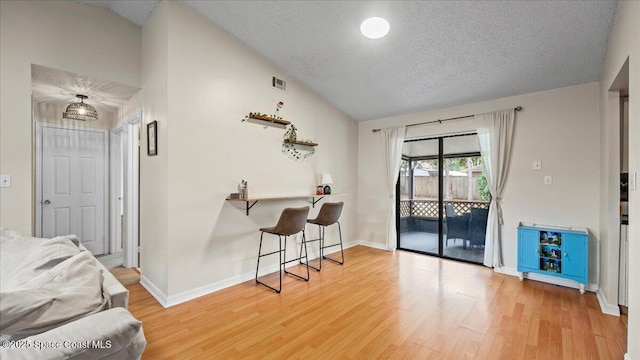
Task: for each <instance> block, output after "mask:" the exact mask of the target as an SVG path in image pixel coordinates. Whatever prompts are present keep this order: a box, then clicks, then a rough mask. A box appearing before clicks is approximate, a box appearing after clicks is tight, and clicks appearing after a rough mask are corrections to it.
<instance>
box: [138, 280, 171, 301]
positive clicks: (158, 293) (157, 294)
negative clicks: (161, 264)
mask: <svg viewBox="0 0 640 360" xmlns="http://www.w3.org/2000/svg"><path fill="white" fill-rule="evenodd" d="M140 285H142V287H143V288H145V289H147V291H148V292H149V294H151V296H153V297H154V298H155V299H156V300H157V301H158V302H159V303H160V305H162V306H163V307H167V295H165V293H163V292H162V290H160V289H159V288H158V287H157V286H156V285H155V284H154V283H153V282H152V281H151V280H149V278H147V277H146V276H144V275H142V274H140Z"/></svg>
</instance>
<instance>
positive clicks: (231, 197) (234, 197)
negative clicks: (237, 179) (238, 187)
mask: <svg viewBox="0 0 640 360" xmlns="http://www.w3.org/2000/svg"><path fill="white" fill-rule="evenodd" d="M227 199H228V200H229V199H230V200H233V199H240V193H231V194H229V197H227Z"/></svg>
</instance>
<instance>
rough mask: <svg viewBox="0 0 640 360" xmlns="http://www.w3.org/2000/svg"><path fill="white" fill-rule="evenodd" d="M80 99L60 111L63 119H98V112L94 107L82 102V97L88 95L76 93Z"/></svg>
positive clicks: (86, 97) (85, 97) (84, 97)
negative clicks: (63, 110) (65, 109)
mask: <svg viewBox="0 0 640 360" xmlns="http://www.w3.org/2000/svg"><path fill="white" fill-rule="evenodd" d="M76 97H77V98H79V99H80V102H79V103H73V104H71V105H69V106H67V111H65V112H63V113H62V117H63V118H64V119H72V120H81V121H94V120H98V112H97V111H96V109H95V108H94V107H93V106H91V105H89V104H85V103H84V99H88V98H89V97H88V96H86V95H76Z"/></svg>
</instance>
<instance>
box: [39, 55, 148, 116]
mask: <svg viewBox="0 0 640 360" xmlns="http://www.w3.org/2000/svg"><path fill="white" fill-rule="evenodd" d="M138 90H140V89H138V88H135V87H132V86H128V85H123V84H119V83H114V82H111V81H104V80H99V79H95V78H92V77H89V76H84V75H79V74H76V73H72V72H68V71H63V70H58V69H53V68H49V67H46V66H40V65H33V64H32V65H31V92H32V95H33V101H34V102H37V103H47V104H57V105H68V104H70V103H72V102H78V101H79V100H78V99H77V98H76V95H77V94H80V95H87V96H88V97H89V98H88V99H87V100H85V101H84V102H85V103H87V104H89V105H91V106H93V107H95V108H96V110H97V111H98V117H99V116H100V112H101V111H107V112H116V111H117V110H118V107H119V106H120V105H122V104H124V103H125V102H126V101H127V100H129V99H130V98H131V97H132V96H133V95H134V94H135V93H136V92H138Z"/></svg>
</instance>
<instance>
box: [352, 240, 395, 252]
mask: <svg viewBox="0 0 640 360" xmlns="http://www.w3.org/2000/svg"><path fill="white" fill-rule="evenodd" d="M355 245H362V246H366V247H370V248H374V249H378V250H384V251H393V250H389V249H388V248H387V247H386V246H384V245H380V244H378V243H374V242H371V241H364V240H359V241H358V242H357V243H356V244H355Z"/></svg>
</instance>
